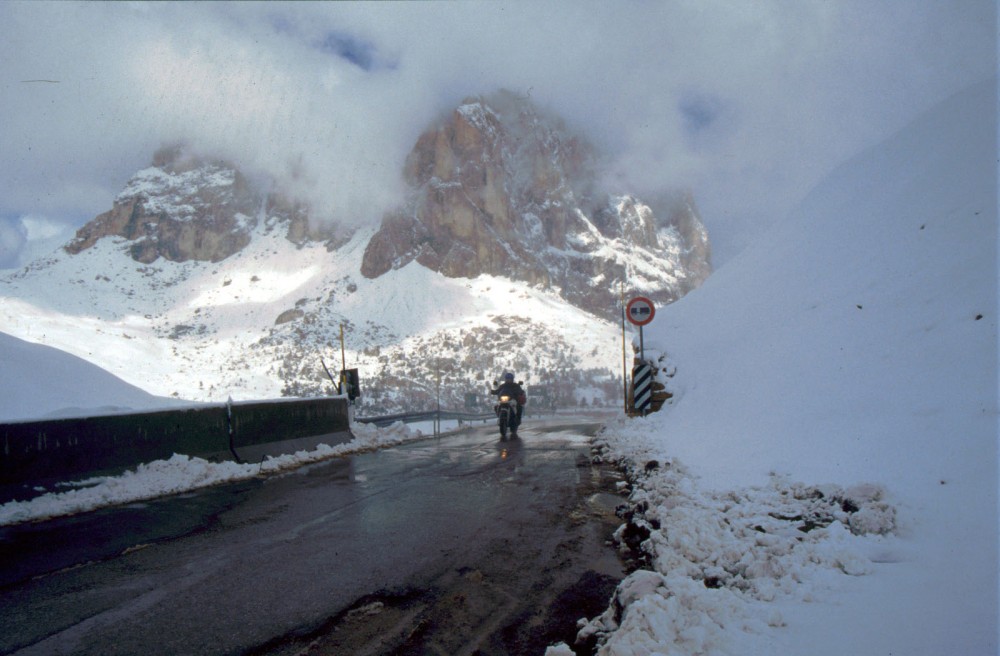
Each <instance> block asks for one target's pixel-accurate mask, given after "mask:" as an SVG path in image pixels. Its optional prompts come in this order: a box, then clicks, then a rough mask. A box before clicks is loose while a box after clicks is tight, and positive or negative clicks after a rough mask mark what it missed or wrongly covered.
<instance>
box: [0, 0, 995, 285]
mask: <svg viewBox="0 0 1000 656" xmlns="http://www.w3.org/2000/svg"><path fill="white" fill-rule="evenodd" d="M996 31H997V23H996V9H995V5H994V2H993V0H940V1H931V0H899V1H888V0H857V1H846V0H821V1H811V0H782V1H763V0H762V1H760V2H753V1H751V0H731V1H725V0H690V1H681V0H663V1H659V2H645V1H642V2H581V1H579V0H571V1H569V2H545V1H542V2H533V3H528V2H514V3H506V2H499V1H493V2H488V3H478V2H441V3H407V4H403V3H374V4H366V3H330V4H325V3H306V4H292V3H262V4H244V3H222V4H210V3H181V4H172V3H108V4H102V3H95V4H76V3H72V2H28V3H17V2H6V3H2V4H0V66H2V81H0V84H2V91H0V118H2V120H0V266H4V267H10V266H14V265H18V264H22V263H23V260H24V259H25V257H27V255H26V254H27V253H30V252H31V248H30V247H31V243H35V242H37V241H38V240H43V239H48V240H50V241H51V240H52V239H56V240H59V239H68V238H69V237H70V236H71V235H72V231H73V230H75V229H76V228H77V227H79V226H80V225H82V224H83V223H84V222H86V221H88V220H90V219H91V218H93V217H94V216H96V215H97V214H99V213H101V212H103V211H106V210H108V209H110V207H111V205H112V201H113V199H114V197H115V195H116V194H117V193H118V192H119V191H120V190H121V189H122V187H123V186H124V184H125V182H126V181H127V180H128V178H129V177H130V176H131V175H132V174H133V173H135V172H136V171H137V170H138V169H141V168H144V167H145V166H147V165H148V164H149V161H150V159H151V156H152V154H153V151H154V150H155V149H156V148H157V147H158V146H159V145H161V144H163V143H165V142H169V141H175V140H180V139H184V140H187V141H188V142H190V143H193V144H195V145H196V146H197V147H198V148H200V149H202V150H204V151H205V152H211V153H218V154H219V155H222V156H225V157H229V158H232V159H234V160H235V161H237V162H238V163H239V164H240V165H241V166H243V167H245V168H246V169H247V170H250V171H256V172H263V173H267V174H270V175H272V176H274V177H277V178H278V179H280V180H286V181H287V180H289V179H290V178H292V177H294V178H295V180H296V183H295V184H296V185H298V189H299V191H300V192H301V193H303V194H305V195H306V196H308V197H309V198H310V199H311V200H313V201H314V202H315V203H317V204H321V205H323V206H324V207H325V208H327V210H328V211H329V212H331V213H334V214H336V215H338V216H339V217H340V218H341V219H342V220H348V221H353V222H363V221H377V220H379V219H380V218H381V215H382V212H383V211H384V210H385V209H387V208H388V207H390V206H391V205H392V204H393V203H395V202H396V201H397V200H398V197H399V196H398V193H399V173H400V170H401V167H402V162H403V159H404V158H405V156H406V153H407V152H408V151H409V150H410V148H411V147H412V145H413V143H414V141H415V139H416V137H417V136H418V135H419V133H420V132H421V131H422V130H423V129H424V128H425V127H426V126H427V125H428V123H429V122H430V121H431V120H433V119H434V118H435V117H436V116H437V115H438V114H439V113H440V112H442V111H444V110H446V109H449V108H453V107H454V106H455V105H456V103H458V102H459V101H460V100H461V99H462V98H463V97H465V96H468V95H473V94H477V93H487V92H490V91H493V90H495V89H497V88H500V87H504V88H508V89H511V90H514V91H516V92H519V93H523V94H526V95H530V97H531V98H532V99H533V100H534V101H536V102H537V103H538V104H539V105H541V106H543V107H546V108H549V109H551V110H553V111H555V112H557V113H559V114H561V115H562V116H563V117H564V118H565V119H566V120H567V122H568V123H569V124H570V125H571V126H572V127H573V128H575V129H577V130H579V131H580V132H581V133H582V134H584V135H585V136H586V137H588V138H589V139H590V140H591V141H593V142H594V143H595V144H597V145H598V146H599V147H600V148H601V149H602V150H603V151H604V152H606V153H607V154H608V155H609V156H610V158H611V161H612V162H613V167H612V170H613V173H614V175H615V177H616V178H617V179H618V180H620V181H621V188H622V189H623V190H632V191H635V192H636V193H638V194H639V195H640V196H641V195H642V193H643V192H646V193H650V192H653V191H655V190H657V189H661V188H663V187H678V186H682V187H689V188H690V189H691V190H692V191H693V192H694V195H695V199H696V201H697V203H698V205H699V208H700V210H701V213H702V216H703V219H704V221H705V223H706V225H707V227H708V229H709V235H710V238H711V239H712V241H713V243H714V244H715V249H716V256H717V262H719V261H722V262H724V261H725V260H727V259H728V258H730V257H731V256H732V255H733V254H734V253H736V252H737V251H738V250H739V249H740V248H742V246H743V245H744V244H745V243H746V242H747V240H748V239H751V238H752V237H753V235H754V234H757V233H758V232H759V231H760V230H761V229H762V227H763V226H765V225H767V224H768V223H769V222H771V221H773V220H775V219H777V218H782V217H784V216H785V215H787V214H788V212H789V211H790V210H791V209H792V208H793V207H794V206H795V205H796V203H798V202H799V201H800V200H801V199H802V197H803V196H804V195H805V194H806V193H807V192H808V191H809V189H810V188H811V187H812V186H813V185H814V184H815V183H816V182H817V181H818V180H819V179H821V178H822V177H823V176H824V175H825V174H826V173H828V172H829V171H830V170H831V169H832V168H833V167H835V166H836V165H837V164H839V163H841V162H842V161H843V160H844V159H846V158H848V157H850V156H852V155H854V154H856V153H857V152H858V151H859V150H861V149H862V148H864V147H866V146H869V145H872V144H874V143H876V142H878V141H880V140H881V139H883V138H884V137H886V136H888V135H889V134H891V133H892V132H893V131H895V130H896V129H898V128H900V127H902V126H903V125H904V124H905V123H906V122H908V121H909V120H910V119H912V118H913V117H915V116H916V115H917V114H918V113H920V112H921V111H923V110H925V109H928V108H929V107H931V106H932V105H933V104H935V103H936V102H938V101H940V100H942V99H944V98H945V97H947V96H949V95H951V94H952V93H954V92H957V91H959V90H960V89H962V88H964V87H965V86H968V85H969V84H972V83H974V82H977V81H979V80H982V79H984V78H986V77H989V76H991V75H995V74H996V54H997V43H996ZM26 241H27V242H29V243H28V247H27V248H26V249H25V243H26ZM22 249H24V252H21V251H22Z"/></svg>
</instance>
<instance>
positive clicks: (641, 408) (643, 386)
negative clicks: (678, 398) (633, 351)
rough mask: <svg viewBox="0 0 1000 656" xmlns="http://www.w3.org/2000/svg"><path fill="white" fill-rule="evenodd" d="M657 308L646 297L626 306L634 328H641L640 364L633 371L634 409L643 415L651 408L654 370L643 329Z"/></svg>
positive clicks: (636, 298) (627, 314)
mask: <svg viewBox="0 0 1000 656" xmlns="http://www.w3.org/2000/svg"><path fill="white" fill-rule="evenodd" d="M655 315H656V308H654V307H653V301H651V300H649V299H648V298H646V297H645V296H636V297H635V298H633V299H632V300H631V301H629V302H628V305H627V306H625V316H626V317H627V318H628V320H629V322H631V323H632V325H634V326H638V327H639V360H640V362H639V364H638V365H636V366H635V367H634V368H633V369H632V407H633V408H635V410H636V411H637V412H639V413H641V414H643V415H645V414H646V408H648V407H649V404H650V401H651V400H652V397H651V392H652V389H651V383H652V368H651V367H650V366H649V363H648V362H646V345H645V344H644V343H643V336H642V327H643V326H645V325H646V324H648V323H649V322H650V321H652V320H653V317H654V316H655Z"/></svg>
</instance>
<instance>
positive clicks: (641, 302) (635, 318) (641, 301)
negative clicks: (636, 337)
mask: <svg viewBox="0 0 1000 656" xmlns="http://www.w3.org/2000/svg"><path fill="white" fill-rule="evenodd" d="M655 314H656V309H655V308H653V301H651V300H649V299H648V298H646V297H645V296H636V297H635V298H633V299H632V300H631V301H629V302H628V305H626V306H625V316H626V317H628V320H629V321H630V322H631V323H633V324H634V325H636V326H645V325H646V324H647V323H649V322H650V321H652V320H653V315H655Z"/></svg>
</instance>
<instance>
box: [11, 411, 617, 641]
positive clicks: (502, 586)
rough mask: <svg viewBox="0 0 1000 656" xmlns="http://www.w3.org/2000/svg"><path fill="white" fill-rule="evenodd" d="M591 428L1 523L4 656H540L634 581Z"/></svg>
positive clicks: (428, 447) (541, 431)
mask: <svg viewBox="0 0 1000 656" xmlns="http://www.w3.org/2000/svg"><path fill="white" fill-rule="evenodd" d="M596 428H597V425H596V424H593V423H578V424H576V425H565V424H563V425H558V424H548V425H546V424H542V423H534V424H532V423H530V422H526V423H525V426H524V427H523V429H522V436H521V438H520V439H519V440H513V441H508V442H503V443H502V442H499V441H498V439H497V436H496V435H495V433H494V432H493V429H492V428H490V429H489V430H487V428H478V429H475V430H474V431H472V432H470V433H465V434H459V435H453V436H445V437H441V438H432V439H427V440H422V441H419V442H413V443H409V444H406V445H403V446H399V447H393V448H390V449H384V450H381V451H379V452H377V453H367V454H359V455H354V456H350V457H345V458H339V459H335V460H330V461H326V462H323V463H317V464H314V465H311V466H308V467H304V468H301V469H298V470H296V471H294V472H290V473H287V474H284V475H282V476H277V477H271V478H266V479H259V480H252V481H247V482H242V483H237V484H232V485H226V486H220V487H216V488H211V489H208V490H204V491H201V492H195V493H190V494H186V495H180V496H175V497H170V498H166V499H161V500H157V501H154V502H149V503H146V504H136V505H133V506H128V507H123V508H114V509H107V510H103V511H99V512H95V513H88V514H86V515H81V516H78V517H74V518H68V519H64V520H54V521H50V522H44V523H39V524H32V525H26V526H21V527H10V528H5V529H0V559H2V560H0V563H2V564H0V653H3V654H7V653H16V654H25V655H27V654H46V655H48V654H109V655H110V654H148V655H154V654H171V655H175V654H304V653H309V654H363V653H371V654H390V653H398V654H460V653H468V654H520V653H524V654H528V653H534V654H540V653H543V652H544V645H545V644H548V643H550V642H553V641H555V640H556V639H567V637H569V636H572V635H573V634H574V633H575V628H574V625H575V620H576V619H577V618H579V617H582V616H584V615H586V616H593V615H596V614H597V613H599V612H600V611H601V610H603V608H604V607H605V606H606V603H607V600H608V598H609V596H610V593H611V591H612V590H613V587H614V584H615V583H616V581H617V579H618V578H620V577H621V576H622V575H623V574H622V570H621V566H620V564H619V563H618V561H617V558H616V557H615V553H614V549H613V548H612V547H611V546H609V544H608V539H609V537H610V534H611V532H612V531H613V530H614V528H615V527H616V526H617V524H618V520H617V519H616V518H615V517H614V515H613V508H614V506H615V504H616V503H617V502H620V501H621V500H620V499H619V498H617V497H616V496H615V495H614V494H613V490H614V483H615V482H616V480H617V479H616V475H617V474H616V472H613V471H609V470H607V469H603V468H600V467H596V466H593V465H591V464H590V457H589V455H590V454H589V446H588V437H587V436H588V435H589V434H592V433H593V432H594V430H595V429H596Z"/></svg>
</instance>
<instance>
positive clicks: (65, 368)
mask: <svg viewBox="0 0 1000 656" xmlns="http://www.w3.org/2000/svg"><path fill="white" fill-rule="evenodd" d="M0 354H2V357H3V376H2V377H0V398H2V403H0V421H18V420H27V419H37V418H42V417H72V416H90V415H94V414H108V413H114V412H124V411H134V410H149V409H157V408H164V407H167V406H169V405H171V404H174V403H176V401H172V400H171V399H165V398H161V397H157V396H153V395H152V394H149V393H147V392H145V391H143V390H141V389H139V388H138V387H135V386H134V385H129V384H128V383H126V382H125V381H123V380H121V379H119V378H117V377H115V376H113V375H111V374H110V373H108V372H106V371H104V370H103V369H101V368H99V367H96V366H94V365H93V364H91V363H89V362H87V361H86V360H83V359H81V358H78V357H76V356H74V355H70V354H68V353H63V352H62V351H60V350H59V349H55V348H52V347H51V346H43V345H41V344H32V343H30V342H25V341H23V340H20V339H17V338H16V337H11V336H10V335H6V334H4V333H0Z"/></svg>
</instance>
